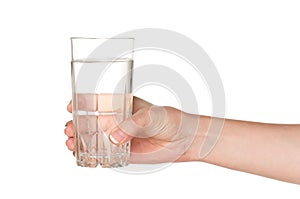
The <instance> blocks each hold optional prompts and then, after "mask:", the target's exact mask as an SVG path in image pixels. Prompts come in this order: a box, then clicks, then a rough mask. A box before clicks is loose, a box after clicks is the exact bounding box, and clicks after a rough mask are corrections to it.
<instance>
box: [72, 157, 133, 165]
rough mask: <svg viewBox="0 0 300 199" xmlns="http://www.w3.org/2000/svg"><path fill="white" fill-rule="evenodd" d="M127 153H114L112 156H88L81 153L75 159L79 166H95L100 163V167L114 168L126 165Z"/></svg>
mask: <svg viewBox="0 0 300 199" xmlns="http://www.w3.org/2000/svg"><path fill="white" fill-rule="evenodd" d="M128 160H129V154H114V155H112V156H97V157H95V156H90V155H88V154H81V155H79V157H78V159H77V165H78V166H81V167H90V168H95V167H97V166H98V165H100V166H101V167H102V168H116V167H124V166H127V165H128Z"/></svg>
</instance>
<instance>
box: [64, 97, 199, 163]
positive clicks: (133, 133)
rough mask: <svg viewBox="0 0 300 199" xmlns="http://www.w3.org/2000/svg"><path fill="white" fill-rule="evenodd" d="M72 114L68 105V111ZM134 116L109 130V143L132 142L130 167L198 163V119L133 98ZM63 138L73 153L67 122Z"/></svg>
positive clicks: (72, 143)
mask: <svg viewBox="0 0 300 199" xmlns="http://www.w3.org/2000/svg"><path fill="white" fill-rule="evenodd" d="M67 109H68V111H69V112H72V105H71V102H70V103H69V105H68V107H67ZM132 113H133V115H132V117H130V118H128V119H127V120H125V121H123V122H122V123H120V124H119V125H118V126H117V127H115V128H112V130H111V132H110V135H109V139H110V141H111V142H112V143H113V144H117V145H118V144H122V143H124V142H127V141H129V140H131V156H130V162H131V163H162V162H173V161H192V160H197V159H198V152H199V150H200V144H201V140H202V138H201V136H198V135H199V134H198V123H199V117H198V116H197V115H191V114H187V113H184V112H182V111H180V110H178V109H175V108H172V107H162V106H154V105H153V104H151V103H149V102H146V101H144V100H142V99H140V98H137V97H134V100H133V111H132ZM65 134H66V135H67V136H68V137H69V138H68V140H67V141H66V145H67V146H68V149H69V150H71V151H73V150H74V138H73V135H74V126H73V123H72V121H69V122H67V124H66V128H65Z"/></svg>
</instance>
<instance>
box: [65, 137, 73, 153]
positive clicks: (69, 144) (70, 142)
mask: <svg viewBox="0 0 300 199" xmlns="http://www.w3.org/2000/svg"><path fill="white" fill-rule="evenodd" d="M66 145H67V147H68V149H69V150H70V151H74V138H69V139H67V141H66Z"/></svg>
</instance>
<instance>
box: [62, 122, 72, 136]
mask: <svg viewBox="0 0 300 199" xmlns="http://www.w3.org/2000/svg"><path fill="white" fill-rule="evenodd" d="M64 131H65V134H66V135H67V136H68V137H69V138H70V137H73V136H74V127H73V123H72V121H69V122H67V124H66V128H65V130H64Z"/></svg>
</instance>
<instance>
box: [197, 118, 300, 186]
mask: <svg viewBox="0 0 300 199" xmlns="http://www.w3.org/2000/svg"><path fill="white" fill-rule="evenodd" d="M201 120H202V122H201V125H202V127H200V129H199V132H198V134H199V135H200V137H202V139H203V135H204V134H205V131H207V129H208V124H209V122H210V120H211V119H210V118H209V117H205V116H201ZM201 161H204V162H207V163H211V164H215V165H219V166H222V167H227V168H230V169H234V170H239V171H244V172H248V173H253V174H257V175H261V176H265V177H269V178H273V179H278V180H283V181H287V182H292V183H297V184H300V125H284V124H264V123H256V122H246V121H238V120H229V119H226V120H225V123H224V127H223V130H222V134H221V137H220V138H219V140H218V143H217V144H216V146H215V148H214V149H213V150H212V152H211V153H210V154H209V155H208V156H207V157H205V158H204V159H203V160H201Z"/></svg>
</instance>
